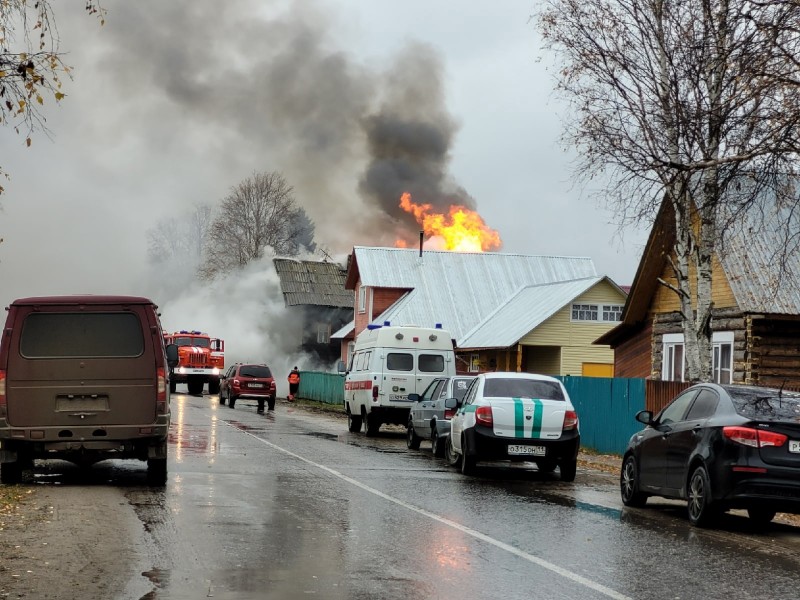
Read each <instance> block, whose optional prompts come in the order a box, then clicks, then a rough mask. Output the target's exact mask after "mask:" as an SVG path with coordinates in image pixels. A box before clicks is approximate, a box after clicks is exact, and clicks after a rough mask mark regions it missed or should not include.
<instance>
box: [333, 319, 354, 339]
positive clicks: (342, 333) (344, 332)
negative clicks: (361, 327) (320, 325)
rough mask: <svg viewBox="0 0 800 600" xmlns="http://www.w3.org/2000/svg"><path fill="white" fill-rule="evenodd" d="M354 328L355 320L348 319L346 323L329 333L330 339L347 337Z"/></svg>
mask: <svg viewBox="0 0 800 600" xmlns="http://www.w3.org/2000/svg"><path fill="white" fill-rule="evenodd" d="M355 328H356V322H355V321H350V322H349V323H347V325H343V326H342V328H341V329H339V330H337V331H334V332H333V333H332V334H331V339H332V340H340V339H342V338H345V337H347V336H348V335H349V334H351V333H353V330H355Z"/></svg>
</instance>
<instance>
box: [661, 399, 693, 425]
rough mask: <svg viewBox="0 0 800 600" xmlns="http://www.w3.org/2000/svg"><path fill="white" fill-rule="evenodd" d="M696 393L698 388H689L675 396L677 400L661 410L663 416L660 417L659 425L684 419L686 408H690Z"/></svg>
mask: <svg viewBox="0 0 800 600" xmlns="http://www.w3.org/2000/svg"><path fill="white" fill-rule="evenodd" d="M696 395H697V390H689V391H686V392H684V393H682V394H681V395H680V396H678V397H677V398H675V400H673V401H672V403H671V404H669V405H668V406H667V407H666V408H665V409H664V410H663V411H662V412H661V416H660V417H659V418H658V423H659V425H669V424H670V423H675V422H676V421H681V420H683V415H685V414H686V409H687V408H689V404H690V403H691V402H692V400H693V399H694V397H695V396H696Z"/></svg>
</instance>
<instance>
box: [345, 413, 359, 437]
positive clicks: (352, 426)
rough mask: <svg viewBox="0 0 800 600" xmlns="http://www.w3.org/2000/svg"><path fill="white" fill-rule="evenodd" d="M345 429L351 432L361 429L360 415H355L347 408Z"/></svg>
mask: <svg viewBox="0 0 800 600" xmlns="http://www.w3.org/2000/svg"><path fill="white" fill-rule="evenodd" d="M347 430H348V431H350V432H351V433H358V432H359V431H361V417H357V416H355V415H354V414H353V413H351V412H350V409H349V408H348V409H347Z"/></svg>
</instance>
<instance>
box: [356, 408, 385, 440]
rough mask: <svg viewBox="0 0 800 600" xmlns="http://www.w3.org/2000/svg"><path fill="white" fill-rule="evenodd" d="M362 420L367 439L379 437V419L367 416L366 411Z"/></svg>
mask: <svg viewBox="0 0 800 600" xmlns="http://www.w3.org/2000/svg"><path fill="white" fill-rule="evenodd" d="M361 418H362V419H363V420H364V434H365V435H366V436H367V437H375V436H376V435H378V429H380V427H381V424H380V423H376V421H377V419H376V418H375V417H374V416H370V415H369V414H367V412H366V411H364V412H363V413H362V415H361Z"/></svg>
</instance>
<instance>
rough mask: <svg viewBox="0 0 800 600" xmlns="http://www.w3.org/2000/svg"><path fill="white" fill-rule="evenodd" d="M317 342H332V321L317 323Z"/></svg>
mask: <svg viewBox="0 0 800 600" xmlns="http://www.w3.org/2000/svg"><path fill="white" fill-rule="evenodd" d="M317 343H318V344H330V343H331V325H330V323H322V322H319V323H317Z"/></svg>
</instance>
